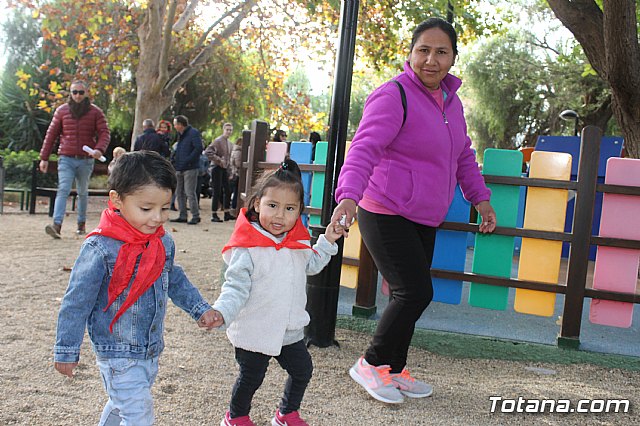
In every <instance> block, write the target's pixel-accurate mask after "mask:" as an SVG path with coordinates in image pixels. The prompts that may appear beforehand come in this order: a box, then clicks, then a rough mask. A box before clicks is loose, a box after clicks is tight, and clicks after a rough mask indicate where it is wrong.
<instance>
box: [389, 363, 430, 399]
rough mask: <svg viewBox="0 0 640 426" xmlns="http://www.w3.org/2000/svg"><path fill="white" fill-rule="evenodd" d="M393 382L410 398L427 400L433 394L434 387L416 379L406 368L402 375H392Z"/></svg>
mask: <svg viewBox="0 0 640 426" xmlns="http://www.w3.org/2000/svg"><path fill="white" fill-rule="evenodd" d="M391 382H392V383H393V384H394V385H395V387H396V388H398V390H399V391H400V392H402V394H403V395H406V396H408V397H410V398H425V397H427V396H431V394H432V393H433V386H431V385H429V384H427V383H424V382H421V381H420V380H416V379H414V378H413V377H411V374H409V370H407V369H406V368H404V369H402V372H401V373H397V374H391Z"/></svg>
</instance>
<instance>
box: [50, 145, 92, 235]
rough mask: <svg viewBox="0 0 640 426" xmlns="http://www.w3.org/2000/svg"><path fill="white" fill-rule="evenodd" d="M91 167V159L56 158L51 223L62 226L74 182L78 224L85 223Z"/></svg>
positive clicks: (63, 156)
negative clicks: (54, 193) (55, 189)
mask: <svg viewBox="0 0 640 426" xmlns="http://www.w3.org/2000/svg"><path fill="white" fill-rule="evenodd" d="M93 165H94V159H93V158H91V157H88V158H86V159H85V158H75V157H67V156H66V155H61V156H60V158H58V193H57V195H56V203H55V206H54V208H53V223H57V224H58V225H62V221H63V220H64V214H65V212H66V210H67V198H69V193H70V192H71V185H73V181H74V180H75V181H76V190H77V191H78V223H81V222H86V221H87V202H88V201H89V179H90V178H91V173H93Z"/></svg>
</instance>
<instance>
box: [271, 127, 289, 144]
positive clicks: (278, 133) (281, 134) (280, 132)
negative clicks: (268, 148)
mask: <svg viewBox="0 0 640 426" xmlns="http://www.w3.org/2000/svg"><path fill="white" fill-rule="evenodd" d="M283 137H284V138H285V139H286V138H287V132H285V131H284V130H282V129H278V130H276V132H275V133H274V134H273V142H282V138H283Z"/></svg>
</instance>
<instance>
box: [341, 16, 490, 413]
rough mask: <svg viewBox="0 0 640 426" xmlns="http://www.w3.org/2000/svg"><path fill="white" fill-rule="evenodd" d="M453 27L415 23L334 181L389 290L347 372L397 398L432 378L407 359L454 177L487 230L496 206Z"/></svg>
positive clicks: (420, 393)
mask: <svg viewBox="0 0 640 426" xmlns="http://www.w3.org/2000/svg"><path fill="white" fill-rule="evenodd" d="M457 53H458V52H457V37H456V33H455V30H454V29H453V27H452V26H451V25H450V24H449V23H447V22H446V21H444V20H442V19H439V18H430V19H428V20H426V21H424V22H422V23H421V24H420V25H418V26H417V27H416V29H415V30H414V32H413V38H412V40H411V46H410V54H409V58H408V61H407V62H406V63H405V65H404V72H403V73H402V74H400V75H398V76H397V77H396V78H395V80H396V81H397V82H398V83H400V84H401V85H402V89H403V90H404V92H405V94H406V106H407V107H406V120H405V118H404V109H403V106H402V97H401V94H400V87H398V85H397V83H396V82H394V81H389V82H387V83H385V84H383V85H382V86H380V87H378V88H377V89H376V90H375V91H374V92H373V93H372V94H371V95H370V96H369V98H368V99H367V102H366V105H365V108H364V113H363V117H362V121H361V122H360V127H359V128H358V131H357V132H356V135H355V137H354V138H353V142H352V144H351V148H350V149H349V155H348V156H347V158H346V161H345V163H344V166H343V167H342V171H341V173H340V177H339V179H338V187H337V190H336V201H338V203H339V204H338V206H337V207H336V209H335V210H334V212H333V217H332V219H331V220H332V221H334V220H339V219H340V217H341V216H342V215H346V217H347V223H350V220H351V218H352V217H354V216H355V213H356V206H359V209H358V222H359V227H360V232H361V234H362V238H363V239H364V242H365V244H366V245H367V248H368V249H369V251H370V253H371V255H372V256H373V259H374V260H375V263H376V265H377V267H378V269H379V270H380V272H381V273H382V275H383V276H384V277H385V278H386V280H387V282H388V283H389V288H390V290H391V300H390V302H389V305H388V306H387V308H386V309H385V311H384V313H383V314H382V317H381V318H380V321H379V322H378V327H377V329H376V332H375V334H374V336H373V339H372V342H371V344H370V346H369V348H368V349H367V351H366V352H365V354H364V356H363V357H361V358H360V359H359V360H358V361H357V362H356V364H355V365H354V366H353V367H352V368H351V370H350V374H351V377H352V378H353V379H354V380H355V381H356V382H358V383H359V384H361V385H362V386H363V387H364V388H365V390H367V392H369V394H371V396H373V397H374V398H376V399H378V400H380V401H383V402H387V403H399V402H403V400H404V398H403V397H404V396H408V397H418V398H419V397H426V396H429V395H431V393H432V387H431V386H430V385H428V384H426V383H423V382H420V381H418V380H415V379H414V378H413V377H411V376H410V374H409V371H408V370H407V368H406V364H407V352H408V349H409V344H410V342H411V337H412V336H413V332H414V329H415V323H416V321H417V320H418V319H419V318H420V316H421V314H422V312H424V310H425V309H426V308H427V306H428V305H429V303H430V302H431V299H432V297H433V287H432V284H431V276H430V273H429V270H430V267H431V259H432V256H433V247H434V244H435V234H436V227H437V226H439V225H440V224H441V223H442V222H443V220H444V218H445V216H446V214H447V210H448V209H449V205H450V204H451V200H452V197H453V194H454V190H455V187H456V183H459V184H460V187H461V188H462V191H463V193H464V196H465V198H466V199H467V200H469V201H470V202H471V203H472V204H473V205H474V206H475V208H476V209H477V210H478V212H479V213H480V215H481V217H482V224H481V225H480V231H481V232H492V231H493V230H494V229H495V226H496V215H495V212H494V210H493V208H492V207H491V205H490V204H489V198H490V195H491V192H490V191H489V189H488V188H487V187H486V186H485V184H484V180H483V178H482V176H481V174H480V171H479V168H478V164H477V163H476V161H475V155H474V152H473V151H472V149H471V139H470V138H469V136H468V135H467V125H466V123H465V119H464V112H463V108H462V103H461V102H460V99H459V98H458V96H457V94H456V91H457V90H458V88H460V85H461V81H460V79H458V78H457V77H454V76H453V75H451V74H449V73H448V72H449V69H450V68H451V66H452V65H453V63H454V61H455V58H456V55H457Z"/></svg>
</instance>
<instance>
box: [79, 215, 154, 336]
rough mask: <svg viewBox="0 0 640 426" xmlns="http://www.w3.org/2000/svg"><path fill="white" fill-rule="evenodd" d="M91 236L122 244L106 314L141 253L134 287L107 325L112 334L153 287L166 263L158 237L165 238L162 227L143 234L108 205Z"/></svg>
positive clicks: (123, 286) (128, 279)
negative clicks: (121, 318)
mask: <svg viewBox="0 0 640 426" xmlns="http://www.w3.org/2000/svg"><path fill="white" fill-rule="evenodd" d="M92 235H104V236H105V237H110V238H113V239H115V240H118V241H123V242H124V244H123V245H122V246H121V247H120V251H119V252H118V257H117V258H116V264H115V266H114V268H113V276H112V277H111V281H110V282H109V289H108V296H109V300H108V301H107V306H106V307H105V308H104V310H105V311H106V310H107V309H109V306H111V304H112V303H113V302H114V301H115V300H116V298H117V297H118V296H120V294H122V292H123V291H124V290H125V289H126V288H127V287H128V285H129V282H130V281H131V276H132V275H133V270H134V268H135V266H136V260H137V258H138V256H140V254H142V256H141V257H140V264H139V265H138V273H137V274H136V277H135V279H134V280H133V284H131V289H130V290H129V294H128V295H127V298H126V299H125V301H124V303H123V304H122V306H121V307H120V309H119V310H118V312H116V315H115V316H114V317H113V320H112V321H111V324H109V331H111V332H112V333H113V324H114V323H115V322H116V321H117V320H118V318H120V316H121V315H122V314H124V313H125V311H126V310H127V309H129V307H131V305H133V304H134V303H135V302H136V300H138V298H139V297H140V296H141V295H142V294H143V293H144V292H145V291H147V290H148V289H149V287H151V286H152V285H153V283H154V282H155V281H156V280H157V279H158V277H159V276H160V274H161V273H162V268H163V267H164V263H165V250H164V245H163V244H162V241H161V240H160V237H162V236H163V235H164V228H163V227H162V226H161V227H159V228H158V229H157V230H156V232H155V233H153V234H143V233H142V232H140V231H138V230H137V229H135V228H134V227H133V226H131V225H130V224H129V222H127V221H126V220H125V219H124V218H123V217H122V216H120V214H118V212H117V210H116V208H115V207H114V206H113V204H111V202H109V208H107V209H105V210H104V211H103V212H102V216H101V217H100V223H99V224H98V227H97V228H96V229H94V230H93V231H91V233H90V234H89V235H87V238H89V237H90V236H92Z"/></svg>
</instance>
